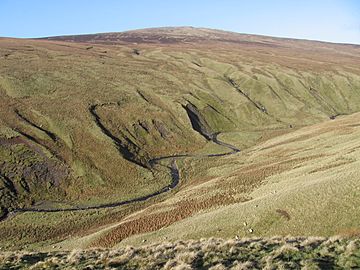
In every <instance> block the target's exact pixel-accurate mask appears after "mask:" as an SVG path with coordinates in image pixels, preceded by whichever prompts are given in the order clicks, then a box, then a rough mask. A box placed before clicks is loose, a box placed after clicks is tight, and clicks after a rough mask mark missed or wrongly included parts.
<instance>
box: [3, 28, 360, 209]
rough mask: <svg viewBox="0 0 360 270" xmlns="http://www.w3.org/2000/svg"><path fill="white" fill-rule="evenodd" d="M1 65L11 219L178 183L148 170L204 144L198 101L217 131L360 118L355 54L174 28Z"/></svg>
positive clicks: (80, 43) (29, 53)
mask: <svg viewBox="0 0 360 270" xmlns="http://www.w3.org/2000/svg"><path fill="white" fill-rule="evenodd" d="M109 35H110V36H111V35H112V36H113V38H112V41H111V40H110V39H109V38H108V37H109ZM124 35H125V36H130V37H131V39H127V38H124ZM121 36H122V37H121ZM139 37H140V38H139ZM145 37H146V38H145ZM56 39H58V40H56ZM59 40H65V41H72V42H63V41H59ZM149 40H150V41H151V42H149ZM169 40H170V41H171V42H169ZM110 41H111V42H110ZM155 41H156V42H155ZM0 59H1V61H0V95H1V99H0V103H1V104H0V105H1V106H0V126H1V127H0V138H1V140H0V151H1V155H0V164H1V165H0V172H1V176H0V185H1V190H0V195H1V196H0V200H1V206H2V210H1V211H3V212H6V211H9V210H11V209H14V208H18V207H24V206H30V205H33V204H35V203H38V202H42V204H45V205H46V206H48V205H50V206H51V205H52V204H53V203H51V201H56V203H60V204H64V205H68V204H69V205H70V204H71V205H74V204H75V205H78V204H80V205H94V204H96V203H99V202H104V201H106V202H111V201H114V200H118V199H119V198H122V199H128V198H134V197H137V196H141V195H144V194H148V193H151V192H153V191H155V190H158V189H159V188H161V187H163V186H164V185H166V184H168V183H169V181H170V179H169V174H168V172H167V171H166V170H162V169H159V170H153V169H150V166H149V160H150V159H151V158H154V157H159V156H164V155H172V154H176V153H187V152H193V151H199V150H200V149H202V148H203V147H204V146H205V144H206V139H205V138H204V137H202V136H201V135H200V134H199V133H197V132H196V131H194V130H193V129H192V126H191V123H190V120H189V117H188V114H187V112H186V110H185V108H184V107H185V106H186V105H189V104H192V106H194V107H195V108H196V110H197V111H198V112H199V114H201V115H202V116H203V117H204V119H206V123H207V125H208V126H209V129H211V130H212V132H255V131H259V130H268V129H291V128H294V127H299V126H303V125H309V124H314V123H317V122H320V121H323V120H327V119H329V117H335V116H337V115H341V114H351V113H354V112H357V111H359V110H360V77H359V76H360V70H359V66H360V60H359V47H358V46H352V45H337V44H328V43H319V42H310V41H296V40H286V39H285V40H283V39H276V38H269V37H260V36H251V35H238V34H235V33H228V32H221V31H215V30H208V29H193V28H178V29H177V28H175V29H173V28H171V29H151V30H141V31H135V32H128V33H123V34H116V33H113V34H100V35H96V36H95V37H94V36H89V37H88V38H85V39H84V38H83V37H79V38H74V39H69V38H53V40H50V41H49V40H17V39H0ZM114 138H116V140H115V141H114ZM245 139H246V138H244V140H245ZM250 141H251V142H252V144H253V143H255V141H256V140H253V139H251V140H250ZM116 142H117V143H116Z"/></svg>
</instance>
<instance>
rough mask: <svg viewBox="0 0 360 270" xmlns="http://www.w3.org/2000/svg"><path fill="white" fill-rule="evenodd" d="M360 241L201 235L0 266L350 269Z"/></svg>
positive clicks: (11, 257)
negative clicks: (221, 237)
mask: <svg viewBox="0 0 360 270" xmlns="http://www.w3.org/2000/svg"><path fill="white" fill-rule="evenodd" d="M358 267H360V240H359V239H345V238H341V237H336V238H334V237H333V238H319V237H309V238H294V237H292V238H280V237H277V238H276V237H273V238H246V239H229V240H225V239H219V238H210V239H201V240H197V241H195V240H188V241H176V242H172V243H171V242H167V243H158V244H152V245H148V246H142V247H131V246H127V247H124V248H121V249H112V250H109V249H91V250H73V251H54V252H46V253H36V252H25V251H21V252H3V253H0V269H9V268H11V269H34V270H35V269H165V270H167V269H183V270H185V269H209V270H223V269H233V270H248V269H300V268H302V269H333V268H339V269H350V268H352V269H355V268H358Z"/></svg>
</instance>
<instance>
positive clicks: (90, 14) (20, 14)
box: [0, 0, 360, 44]
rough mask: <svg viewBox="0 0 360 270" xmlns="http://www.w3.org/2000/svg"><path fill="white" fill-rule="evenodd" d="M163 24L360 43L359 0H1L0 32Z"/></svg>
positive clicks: (121, 28)
mask: <svg viewBox="0 0 360 270" xmlns="http://www.w3.org/2000/svg"><path fill="white" fill-rule="evenodd" d="M160 26H195V27H208V28H216V29H223V30H230V31H235V32H240V33H249V34H263V35H270V36H280V37H293V38H306V39H315V40H324V41H332V42H345V43H356V44H360V0H0V36H7V37H44V36H54V35H65V34H85V33H98V32H121V31H125V30H131V29H139V28H148V27H160Z"/></svg>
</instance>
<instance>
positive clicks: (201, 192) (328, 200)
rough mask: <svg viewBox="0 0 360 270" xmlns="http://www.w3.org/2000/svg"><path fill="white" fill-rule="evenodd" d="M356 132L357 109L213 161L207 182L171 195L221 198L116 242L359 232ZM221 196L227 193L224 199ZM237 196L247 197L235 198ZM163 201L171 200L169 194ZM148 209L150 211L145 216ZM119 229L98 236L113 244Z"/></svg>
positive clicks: (359, 145) (182, 198)
mask: <svg viewBox="0 0 360 270" xmlns="http://www.w3.org/2000/svg"><path fill="white" fill-rule="evenodd" d="M359 135H360V114H358V113H357V114H354V115H351V116H345V117H342V118H339V119H337V120H333V121H328V122H325V123H321V124H317V125H313V126H309V127H305V128H301V129H299V130H297V131H295V132H292V133H288V134H286V135H282V136H279V137H276V138H274V139H270V140H268V141H265V142H263V143H260V144H258V145H256V146H254V147H251V148H249V149H248V150H245V151H244V152H243V153H241V154H239V155H238V156H229V157H227V158H223V159H222V160H218V161H214V163H212V164H211V165H212V166H211V168H209V169H207V173H204V172H203V173H202V179H207V180H206V181H203V182H200V183H199V182H195V183H191V182H190V184H189V185H188V186H187V187H186V188H184V189H183V190H182V191H180V192H179V193H178V194H177V195H176V196H175V198H173V199H172V202H175V201H180V202H182V201H185V200H189V199H191V198H196V196H197V195H196V194H198V197H197V198H202V199H203V200H204V199H206V198H207V199H208V200H209V198H211V197H212V198H215V197H216V194H219V193H220V194H222V196H223V200H222V203H216V202H215V201H214V200H213V202H214V203H213V207H212V208H211V206H208V207H207V208H206V209H207V210H205V211H203V212H197V213H195V214H192V215H191V216H189V217H187V218H185V219H183V220H182V221H178V222H175V223H174V224H172V225H170V226H168V227H166V228H162V229H161V230H160V231H155V232H154V233H147V234H141V235H138V236H133V237H130V238H128V239H125V240H123V242H121V245H126V244H129V243H132V244H139V243H141V241H143V239H146V240H147V242H149V241H150V242H152V241H162V240H164V239H193V238H195V239H196V238H201V237H211V236H215V237H235V236H236V235H237V236H240V237H244V236H246V237H248V236H254V235H255V236H266V235H267V236H272V235H318V236H320V235H322V236H329V235H339V234H340V235H345V236H355V235H358V234H359V229H358V228H359V226H360V224H359V220H360V217H359V215H358V214H359V213H360V211H359V210H360V209H359V205H360V199H359V198H360V196H359V195H360V182H359V177H360V175H359V166H360V165H359V157H360V142H359ZM193 166H194V164H193ZM199 178H200V176H197V177H194V178H193V179H199ZM200 179H201V178H200ZM234 191H235V192H234ZM227 196H230V197H233V198H232V202H231V203H230V204H229V200H226V197H227ZM240 196H243V197H244V198H245V201H244V200H243V201H241V202H236V198H237V197H240ZM166 204H167V205H173V206H172V207H175V205H176V204H171V201H168V202H167V203H166ZM178 204H179V202H178V203H177V205H178ZM157 209H164V206H161V205H160V206H158V208H157ZM177 210H178V211H181V209H179V208H178V209H177ZM183 211H184V210H183ZM152 215H153V216H152ZM157 215H159V213H157ZM162 215H163V217H166V216H168V215H169V210H163V211H162ZM154 216H155V215H154V214H149V215H148V218H149V220H150V219H151V217H154ZM119 228H120V226H119ZM184 228H186V229H184ZM119 231H120V230H119V229H114V228H112V232H106V233H104V236H103V241H102V243H103V244H105V243H113V244H115V243H116V241H115V240H111V239H113V238H116V235H117V236H118V237H119V235H120V234H119ZM112 237H113V238H112ZM106 240H107V241H106ZM98 241H99V240H98ZM100 242H101V241H100Z"/></svg>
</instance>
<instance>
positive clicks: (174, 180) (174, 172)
mask: <svg viewBox="0 0 360 270" xmlns="http://www.w3.org/2000/svg"><path fill="white" fill-rule="evenodd" d="M90 112H91V113H92V115H93V117H94V119H95V120H96V122H97V124H98V126H99V127H100V128H101V129H102V131H103V133H104V134H105V135H107V136H108V137H110V138H111V139H112V140H113V142H114V143H115V144H116V146H119V144H120V142H119V141H118V139H117V138H116V137H114V135H112V134H111V133H110V132H109V131H108V130H107V129H106V128H105V127H104V125H103V124H102V123H101V121H100V118H99V116H98V115H97V114H96V106H92V107H91V108H90ZM219 134H220V133H207V134H206V138H207V139H208V140H209V141H212V142H213V143H215V144H217V145H220V146H223V147H225V148H228V149H230V150H231V151H229V152H225V153H218V154H177V155H172V156H163V157H158V158H154V159H151V160H150V161H149V164H150V165H151V166H154V165H157V164H160V161H163V160H169V161H170V165H169V166H168V169H169V170H170V175H171V182H170V184H168V185H166V186H164V187H162V188H161V189H159V190H157V191H155V192H153V193H150V194H148V195H144V196H140V197H136V198H133V199H129V200H123V201H117V202H113V203H104V204H99V205H93V206H79V207H76V206H75V207H69V208H51V209H43V208H36V207H32V208H19V209H15V210H13V211H11V212H9V213H8V215H7V216H6V217H5V218H3V220H5V219H6V218H7V217H10V216H13V215H15V214H17V213H24V212H43V213H52V212H69V211H84V210H96V209H106V208H113V207H117V206H122V205H128V204H131V203H136V202H142V201H146V200H148V199H150V198H153V197H156V196H159V195H160V194H163V193H166V192H169V191H170V190H172V189H174V188H175V187H176V186H177V185H178V184H179V182H180V172H179V168H178V166H177V164H176V160H179V159H182V158H189V157H190V158H204V157H221V156H227V155H232V154H236V153H238V152H240V149H238V148H237V147H236V146H234V145H231V144H228V143H225V142H222V141H220V140H219V139H218V135H219ZM114 138H115V139H114ZM142 167H144V166H142Z"/></svg>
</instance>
